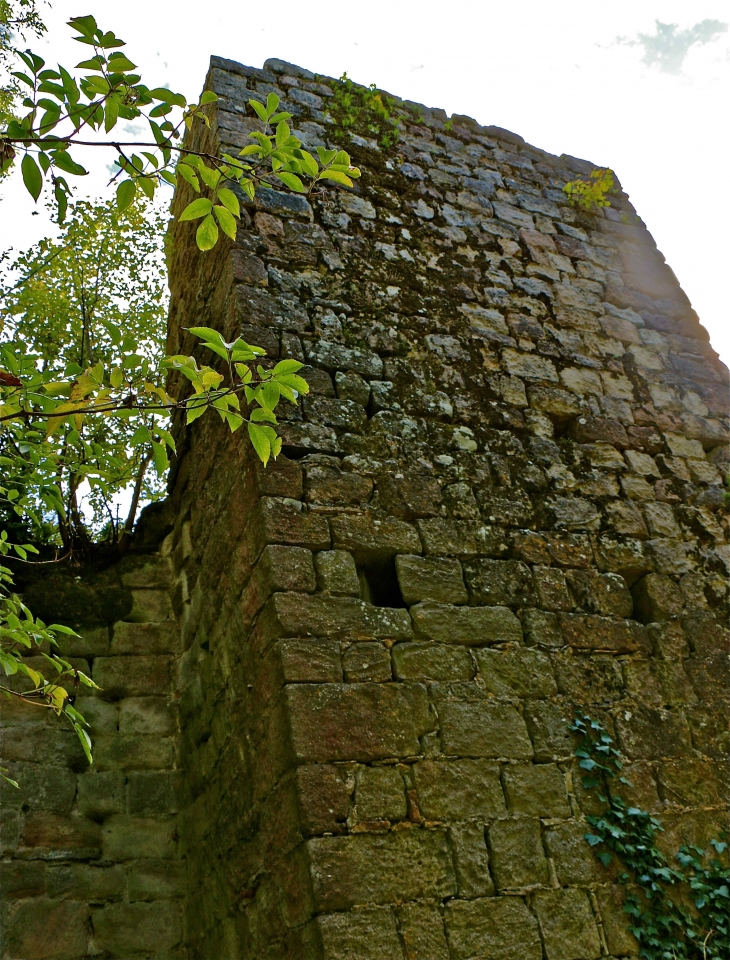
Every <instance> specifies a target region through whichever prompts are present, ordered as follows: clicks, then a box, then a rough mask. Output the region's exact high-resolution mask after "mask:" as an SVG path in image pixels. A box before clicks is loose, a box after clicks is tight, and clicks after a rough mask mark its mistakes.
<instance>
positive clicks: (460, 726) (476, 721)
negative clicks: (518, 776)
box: [439, 701, 532, 760]
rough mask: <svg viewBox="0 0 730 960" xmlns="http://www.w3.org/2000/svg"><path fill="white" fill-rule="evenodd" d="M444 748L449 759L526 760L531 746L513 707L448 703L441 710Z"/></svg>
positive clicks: (478, 703) (529, 755)
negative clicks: (458, 757)
mask: <svg viewBox="0 0 730 960" xmlns="http://www.w3.org/2000/svg"><path fill="white" fill-rule="evenodd" d="M439 717H440V721H441V745H442V748H443V751H444V753H445V754H447V755H450V756H466V757H488V758H492V759H497V758H499V757H506V758H509V759H513V760H527V759H530V758H531V757H532V744H531V743H530V739H529V737H528V736H527V729H526V727H525V723H524V720H523V719H522V717H521V716H520V715H519V713H518V712H517V710H515V708H514V707H510V706H502V705H499V704H495V703H484V702H481V701H473V702H468V703H445V704H443V705H442V706H441V708H440V710H439Z"/></svg>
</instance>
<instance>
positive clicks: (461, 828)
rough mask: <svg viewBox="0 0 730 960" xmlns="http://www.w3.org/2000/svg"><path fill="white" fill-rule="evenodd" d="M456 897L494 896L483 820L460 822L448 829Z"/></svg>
mask: <svg viewBox="0 0 730 960" xmlns="http://www.w3.org/2000/svg"><path fill="white" fill-rule="evenodd" d="M449 841H450V843H451V849H452V850H453V855H454V868H455V870H456V884H457V888H458V894H457V895H458V896H459V897H491V896H494V884H493V883H492V877H491V875H490V873H489V854H488V852H487V842H486V838H485V835H484V824H483V823H473V822H469V823H459V824H457V825H456V826H453V827H450V828H449Z"/></svg>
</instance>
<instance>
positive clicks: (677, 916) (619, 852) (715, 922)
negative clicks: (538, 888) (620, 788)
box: [571, 715, 730, 960]
mask: <svg viewBox="0 0 730 960" xmlns="http://www.w3.org/2000/svg"><path fill="white" fill-rule="evenodd" d="M571 730H572V731H573V732H574V733H575V734H577V735H578V736H579V737H580V742H579V745H578V747H577V749H576V751H575V754H576V756H577V757H578V759H579V764H580V767H581V768H582V769H583V770H584V771H585V774H584V776H583V786H584V787H585V788H586V789H587V790H589V791H591V792H592V793H593V794H594V795H595V796H596V797H597V798H598V799H599V800H600V801H601V802H602V803H603V804H604V806H605V809H604V811H603V813H601V814H600V815H597V816H595V815H594V816H588V817H586V820H587V821H588V823H589V824H590V826H591V832H590V833H587V834H586V837H585V838H586V840H587V841H588V843H589V844H590V845H591V847H593V850H594V852H595V854H596V856H597V857H598V859H599V860H600V861H601V863H602V864H603V865H604V866H608V865H609V864H610V863H611V862H612V860H613V858H614V857H616V858H617V859H618V861H619V863H620V864H621V866H622V867H623V868H624V870H623V872H622V873H621V874H620V876H619V880H620V882H621V883H623V884H630V887H631V890H630V892H628V893H627V896H626V901H625V905H624V910H625V912H626V913H627V915H628V918H629V929H630V930H631V932H632V933H633V935H634V936H635V937H636V939H637V941H638V943H639V955H640V956H641V957H644V958H645V960H727V958H728V957H730V869H729V868H728V867H727V866H726V865H725V864H724V863H723V862H722V861H721V859H720V857H721V856H722V854H724V853H725V852H726V851H727V849H728V844H727V843H725V842H724V840H723V839H722V838H721V839H715V840H712V841H711V844H712V847H713V848H714V854H712V853H709V852H708V851H705V850H703V849H702V848H700V847H698V846H694V845H684V846H682V847H680V849H679V850H678V851H677V853H676V854H675V855H674V858H673V860H674V861H675V863H676V866H673V865H672V864H671V863H669V862H668V861H667V859H666V857H665V856H664V854H663V853H662V852H661V851H660V850H659V849H658V848H657V846H656V837H657V835H658V834H659V833H660V832H661V831H662V829H663V828H662V825H661V823H660V822H659V820H657V819H656V818H655V817H653V816H652V815H651V814H650V813H647V811H646V810H641V809H639V808H638V807H633V806H628V805H627V804H625V803H624V801H623V800H622V799H621V798H620V797H619V796H616V795H615V794H614V793H613V792H612V791H611V788H610V781H611V780H613V779H614V778H616V779H618V781H619V782H620V783H624V784H628V781H627V780H626V778H625V777H623V776H622V775H621V770H622V763H621V755H620V753H619V752H618V750H616V748H615V747H614V745H613V740H612V738H611V737H610V736H609V735H608V733H606V731H605V729H604V728H603V727H602V726H601V724H600V723H598V722H597V721H595V720H592V719H591V718H590V717H588V716H585V715H579V716H577V717H576V719H575V721H574V722H573V725H572V726H571Z"/></svg>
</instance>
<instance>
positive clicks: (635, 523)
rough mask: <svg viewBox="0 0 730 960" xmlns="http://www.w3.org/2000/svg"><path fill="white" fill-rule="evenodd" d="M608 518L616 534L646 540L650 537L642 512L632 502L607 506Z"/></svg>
mask: <svg viewBox="0 0 730 960" xmlns="http://www.w3.org/2000/svg"><path fill="white" fill-rule="evenodd" d="M606 516H607V517H608V522H609V524H610V525H611V527H612V528H613V529H614V530H615V531H616V533H619V534H621V535H622V536H626V537H638V539H639V540H644V539H646V538H647V537H648V536H649V531H648V530H647V527H646V524H645V523H644V517H643V516H642V513H641V510H639V508H638V507H637V506H636V504H635V503H632V501H631V500H620V501H618V502H616V503H608V504H606Z"/></svg>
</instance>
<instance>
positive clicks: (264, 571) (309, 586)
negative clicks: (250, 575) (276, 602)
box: [257, 544, 317, 593]
mask: <svg viewBox="0 0 730 960" xmlns="http://www.w3.org/2000/svg"><path fill="white" fill-rule="evenodd" d="M258 567H259V568H260V569H259V570H257V572H258V573H259V575H260V576H261V577H262V579H263V580H264V582H265V583H266V586H267V588H268V590H269V591H270V592H272V593H273V592H275V591H279V590H297V591H300V592H301V593H312V592H313V591H314V590H316V589H317V581H316V578H315V575H314V565H313V563H312V553H311V551H310V550H307V549H306V548H305V547H287V546H282V545H280V544H269V545H268V546H266V547H264V549H263V550H262V552H261V556H260V557H259V561H258Z"/></svg>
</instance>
